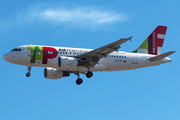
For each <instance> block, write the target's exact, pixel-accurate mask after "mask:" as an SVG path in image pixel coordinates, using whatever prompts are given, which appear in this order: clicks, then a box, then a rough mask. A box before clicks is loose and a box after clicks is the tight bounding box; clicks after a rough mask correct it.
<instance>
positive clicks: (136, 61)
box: [132, 53, 138, 64]
mask: <svg viewBox="0 0 180 120" xmlns="http://www.w3.org/2000/svg"><path fill="white" fill-rule="evenodd" d="M132 64H138V59H137V54H136V53H134V54H133V56H132Z"/></svg>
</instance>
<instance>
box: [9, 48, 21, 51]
mask: <svg viewBox="0 0 180 120" xmlns="http://www.w3.org/2000/svg"><path fill="white" fill-rule="evenodd" d="M12 51H21V49H19V48H14V49H12V50H11V52H12Z"/></svg>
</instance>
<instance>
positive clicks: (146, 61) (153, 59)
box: [3, 26, 175, 85]
mask: <svg viewBox="0 0 180 120" xmlns="http://www.w3.org/2000/svg"><path fill="white" fill-rule="evenodd" d="M166 29H167V27H166V26H158V27H157V28H156V29H155V30H154V31H153V32H152V33H151V34H150V35H149V37H148V38H147V39H146V40H145V41H144V42H143V43H142V44H141V45H140V47H139V48H137V49H136V50H134V51H132V52H122V51H118V49H119V48H120V45H121V44H123V43H124V42H126V41H128V40H131V38H132V37H129V38H122V39H120V40H117V41H115V42H113V43H110V44H108V45H105V46H103V47H100V48H97V49H81V48H68V47H53V46H39V45H24V46H19V47H16V48H14V49H13V50H12V51H11V52H9V53H6V54H5V55H4V56H3V57H4V60H6V61H8V62H10V63H14V64H18V65H25V66H27V67H28V73H27V74H26V76H27V77H29V76H30V75H31V74H30V71H31V67H32V66H36V67H45V69H44V76H45V78H48V79H60V78H62V77H68V76H70V74H71V73H74V74H75V75H77V76H78V79H77V80H76V83H77V84H78V85H80V84H81V83H82V82H83V80H82V79H81V78H80V73H81V74H85V75H86V77H87V78H90V77H92V76H93V72H96V71H121V70H130V69H137V68H143V67H148V66H154V65H159V64H163V63H168V62H171V59H170V58H168V57H167V56H169V55H171V54H172V53H174V52H175V51H170V52H167V53H164V54H161V49H162V46H163V42H164V38H165V34H166Z"/></svg>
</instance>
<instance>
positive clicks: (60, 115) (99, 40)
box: [0, 0, 180, 120]
mask: <svg viewBox="0 0 180 120" xmlns="http://www.w3.org/2000/svg"><path fill="white" fill-rule="evenodd" d="M179 5H180V2H179V1H178V0H173V1H169V0H163V1H160V0H151V1H143V0H136V1H133V0H126V1H108V0H98V1H97V0H91V1H84V0H73V1H71V0H69V1H63V0H62V1H58V0H51V1H47V0H42V1H37V0H31V1H22V0H16V1H13V0H1V1H0V45H1V52H0V56H1V59H0V62H1V69H0V73H1V80H0V96H1V97H0V119H1V120H12V119H13V120H24V119H26V120H32V119H43V120H49V119H61V120H72V119H74V120H76V119H78V120H100V119H103V120H110V119H111V120H112V119H113V120H120V119H122V120H132V119H133V120H145V119H146V120H152V119H153V120H157V119H158V120H159V119H163V120H169V119H173V120H179V119H180V114H179V113H180V95H179V93H180V88H179V86H180V81H179V80H180V76H179V71H180V66H179V61H178V59H179V50H180V48H179V44H180V42H179V28H180V23H179V20H180V16H179ZM158 25H167V26H168V29H167V33H166V37H165V42H164V45H163V49H162V52H163V53H165V52H168V51H177V52H176V53H175V54H173V55H171V56H170V58H171V59H172V62H171V63H167V64H163V65H159V66H154V67H148V68H141V69H137V70H129V71H118V72H103V73H101V72H96V73H94V76H93V77H92V78H91V79H88V78H86V77H85V76H84V75H81V78H83V80H84V82H83V84H82V85H80V86H77V85H76V84H75V80H76V79H77V76H75V75H73V74H72V75H71V76H70V77H67V78H63V79H59V80H54V81H53V80H48V79H45V78H44V75H43V70H44V68H38V67H33V68H32V71H31V74H32V76H31V77H29V78H27V77H26V75H25V74H26V73H27V67H26V66H19V65H14V64H11V63H8V62H6V61H4V60H3V55H4V54H5V53H7V52H9V51H10V50H11V49H13V48H14V47H17V46H20V45H28V44H37V45H51V46H63V47H77V48H93V49H95V48H98V47H101V46H103V45H106V44H108V43H111V42H113V41H115V40H118V39H120V38H124V37H130V36H133V38H132V41H131V42H130V41H128V42H126V43H124V44H123V45H121V49H120V50H122V51H133V50H135V49H136V48H137V47H138V46H139V45H140V44H141V43H142V42H143V41H144V40H145V39H146V38H147V37H148V35H149V34H150V33H151V32H152V31H153V30H154V29H155V28H156V27H157V26H158Z"/></svg>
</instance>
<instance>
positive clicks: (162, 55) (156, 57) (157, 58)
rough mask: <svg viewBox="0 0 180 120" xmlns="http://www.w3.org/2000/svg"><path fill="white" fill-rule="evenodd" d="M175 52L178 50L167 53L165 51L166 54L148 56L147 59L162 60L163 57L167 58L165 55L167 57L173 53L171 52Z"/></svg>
mask: <svg viewBox="0 0 180 120" xmlns="http://www.w3.org/2000/svg"><path fill="white" fill-rule="evenodd" d="M175 52H176V51H169V52H167V53H164V54H161V55H157V56H155V57H151V58H148V59H147V60H150V61H156V60H161V59H163V58H165V57H167V56H169V55H171V54H173V53H175Z"/></svg>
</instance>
